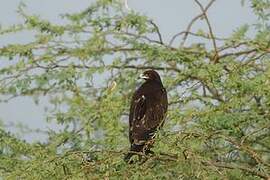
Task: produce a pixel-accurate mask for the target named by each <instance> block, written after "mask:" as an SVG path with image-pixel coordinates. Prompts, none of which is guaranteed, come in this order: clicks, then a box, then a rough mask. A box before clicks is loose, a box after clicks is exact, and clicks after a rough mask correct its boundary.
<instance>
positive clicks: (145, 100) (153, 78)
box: [125, 70, 168, 161]
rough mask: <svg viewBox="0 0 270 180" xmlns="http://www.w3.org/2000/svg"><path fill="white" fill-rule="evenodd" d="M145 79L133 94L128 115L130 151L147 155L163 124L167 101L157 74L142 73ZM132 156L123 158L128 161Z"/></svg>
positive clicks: (128, 155)
mask: <svg viewBox="0 0 270 180" xmlns="http://www.w3.org/2000/svg"><path fill="white" fill-rule="evenodd" d="M143 75H145V78H146V82H144V83H143V84H142V85H141V86H140V87H139V88H138V89H137V90H136V91H135V93H134V95H133V97H132V100H131V106H130V114H129V141H130V144H131V147H130V151H135V152H140V153H145V154H146V153H147V152H149V151H150V148H151V147H152V146H153V143H154V138H155V133H156V131H157V130H158V129H159V128H161V127H162V126H163V124H164V120H165V116H166V112H167V108H168V100H167V92H166V89H165V88H164V87H163V85H162V82H161V79H160V77H159V75H158V73H157V72H155V71H153V70H148V71H146V72H144V73H143ZM132 155H133V154H132V153H128V154H127V155H126V157H125V160H126V161H129V159H130V158H131V156H132Z"/></svg>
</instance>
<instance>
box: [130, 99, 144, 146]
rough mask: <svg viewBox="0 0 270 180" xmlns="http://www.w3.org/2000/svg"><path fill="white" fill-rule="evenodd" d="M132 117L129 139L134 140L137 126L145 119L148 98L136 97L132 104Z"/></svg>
mask: <svg viewBox="0 0 270 180" xmlns="http://www.w3.org/2000/svg"><path fill="white" fill-rule="evenodd" d="M131 103H132V104H131V108H130V117H129V128H130V129H129V138H130V142H132V141H133V139H132V132H133V130H134V128H135V126H138V125H139V124H140V121H141V120H142V119H143V118H144V117H145V113H146V97H145V96H144V95H143V94H140V95H135V96H134V97H133V99H132V102H131Z"/></svg>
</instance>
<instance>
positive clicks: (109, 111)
mask: <svg viewBox="0 0 270 180" xmlns="http://www.w3.org/2000/svg"><path fill="white" fill-rule="evenodd" d="M214 2H215V0H211V1H209V3H208V4H207V5H206V6H203V5H202V4H201V3H200V2H199V1H198V0H195V3H197V5H198V6H199V7H200V9H201V14H199V15H197V16H196V17H194V18H193V19H192V20H191V22H190V24H189V25H188V27H187V28H186V29H184V30H183V31H182V32H180V33H178V34H176V35H175V36H173V37H172V39H171V40H170V41H169V42H164V41H163V38H162V34H161V33H160V31H159V27H158V26H157V25H156V24H155V22H154V21H153V20H151V19H150V18H149V17H146V16H143V15H141V14H139V13H137V12H134V11H128V12H126V11H125V10H124V9H123V6H122V4H121V3H120V2H118V1H112V0H97V1H96V2H95V3H94V4H91V5H90V6H89V7H88V8H87V9H85V10H84V11H82V12H80V13H75V14H66V15H64V16H63V18H65V19H66V23H65V24H63V25H58V24H53V23H51V22H49V21H47V20H44V19H42V18H41V17H38V16H35V15H29V14H27V13H25V11H24V6H20V8H19V13H20V15H21V16H22V17H23V19H24V23H23V24H19V25H14V26H12V27H10V28H2V29H1V30H0V34H1V36H6V35H12V34H16V33H20V32H24V31H30V32H31V33H32V34H34V38H33V39H34V40H33V41H31V42H29V43H25V44H18V43H14V44H6V45H5V46H3V47H1V48H0V56H1V61H7V62H6V63H5V64H6V65H5V66H2V67H1V69H0V93H1V95H2V96H1V98H2V100H3V101H10V100H12V99H13V98H16V97H18V96H31V97H33V98H34V99H35V100H38V98H40V97H42V96H46V97H47V98H49V99H50V103H51V109H50V111H49V113H48V117H47V119H48V120H49V121H53V122H55V123H58V124H61V125H63V126H64V127H65V128H64V129H63V130H61V131H60V132H54V131H48V132H47V134H48V136H49V138H48V140H47V142H46V143H41V142H37V143H28V142H25V141H23V140H21V139H20V138H17V137H16V136H14V135H12V134H11V133H9V132H7V130H6V129H5V126H4V125H1V126H0V175H1V176H2V177H4V178H7V179H17V178H19V179H65V178H66V179H69V178H70V179H102V178H104V179H119V178H123V179H129V178H134V179H142V178H143V179H157V178H161V179H181V178H182V179H218V178H223V179H260V178H264V179H269V178H270V145H269V144H270V130H269V129H270V127H269V126H270V123H269V122H270V113H269V105H270V91H269V89H270V81H269V78H270V63H269V62H270V61H269V58H270V57H269V53H270V43H269V42H270V31H269V28H270V27H269V18H270V14H269V8H270V2H269V1H268V0H260V1H258V0H251V1H250V3H251V4H252V9H253V11H254V13H255V14H256V15H257V17H258V23H257V24H256V25H243V26H240V27H239V28H238V29H236V30H233V31H232V34H231V36H230V37H226V38H224V37H217V36H215V34H214V33H213V30H212V26H211V22H210V21H209V19H208V16H207V10H208V9H209V8H210V7H211V5H212V4H213V3H214ZM199 20H203V21H205V23H206V24H207V27H208V29H207V30H204V31H203V30H200V31H199V32H193V31H192V26H193V24H194V23H196V22H197V21H199ZM250 29H252V32H254V36H252V37H249V36H247V35H246V34H247V32H248V31H249V30H250ZM190 37H193V38H196V43H195V44H193V45H192V46H188V45H186V44H187V43H186V41H187V40H188V39H189V38H190ZM204 42H206V43H210V44H211V47H210V48H206V47H205V43H204ZM145 69H155V70H157V71H159V72H160V73H161V75H162V77H163V81H164V84H165V87H167V91H168V95H169V104H170V105H169V112H168V117H167V121H166V124H165V127H164V128H163V130H162V131H161V132H159V135H158V137H157V140H156V144H155V147H154V151H155V155H153V156H151V157H144V158H146V159H147V161H146V162H145V163H143V164H138V163H137V164H132V165H127V164H126V163H125V162H124V161H123V160H122V158H123V153H124V152H127V151H128V138H127V129H128V128H127V126H128V125H127V116H128V108H129V101H130V96H131V94H132V93H133V91H134V89H135V87H136V78H134V77H136V76H137V75H138V74H139V73H141V72H142V71H143V70H145ZM63 107H65V108H63Z"/></svg>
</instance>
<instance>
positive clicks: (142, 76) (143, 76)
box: [139, 74, 149, 79]
mask: <svg viewBox="0 0 270 180" xmlns="http://www.w3.org/2000/svg"><path fill="white" fill-rule="evenodd" d="M139 78H140V79H149V77H148V76H145V75H144V74H140V76H139Z"/></svg>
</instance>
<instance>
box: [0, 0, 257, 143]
mask: <svg viewBox="0 0 270 180" xmlns="http://www.w3.org/2000/svg"><path fill="white" fill-rule="evenodd" d="M21 1H22V2H24V3H25V4H26V5H27V12H30V13H34V14H38V15H40V16H41V17H42V18H43V19H48V20H51V21H53V22H56V23H59V22H61V18H60V17H59V15H60V14H64V13H72V12H78V11H80V10H83V9H85V8H86V7H87V6H88V5H89V4H90V3H91V2H93V1H94V0H69V1H67V0H34V1H33V0H24V1H23V0H9V1H7V0H6V1H4V0H2V3H1V6H0V24H1V26H2V27H5V26H8V25H12V24H16V23H20V22H22V19H20V17H19V16H18V14H17V13H16V10H17V7H18V5H19V3H20V2H21ZM200 2H202V3H203V4H206V3H207V2H208V0H201V1H200ZM128 5H129V7H130V8H131V9H133V10H135V11H138V12H141V13H143V14H145V15H147V16H149V17H151V18H152V19H153V20H154V21H155V22H156V24H158V25H159V27H160V31H161V33H162V34H163V36H164V39H165V41H166V42H168V40H169V39H170V38H171V36H172V35H174V34H176V33H178V32H180V31H183V30H185V29H186V27H187V25H188V24H189V22H190V20H191V19H192V18H193V17H195V16H196V15H197V14H198V13H199V12H200V11H199V8H198V6H197V5H196V3H194V1H193V0H129V1H128ZM209 19H210V22H211V24H212V26H213V31H214V34H215V35H216V36H222V37H224V36H225V37H226V36H229V35H230V34H231V33H232V32H233V30H235V29H236V28H237V27H239V26H240V25H242V24H252V23H255V22H256V17H255V16H254V15H253V14H252V11H251V9H250V8H249V4H246V5H245V6H244V7H242V6H241V3H240V0H216V2H215V3H214V5H213V6H212V7H211V9H210V10H209ZM204 27H206V26H205V24H204V22H198V23H196V24H195V26H194V29H195V30H196V28H204ZM195 30H194V31H195ZM30 37H31V34H28V33H23V34H18V35H16V36H9V37H0V47H1V46H3V45H5V44H8V43H12V42H15V41H16V42H28V41H29V39H30ZM1 66H3V62H1V59H0V68H1ZM41 99H42V100H41V103H40V105H39V106H36V105H35V104H34V102H33V100H32V99H31V98H28V97H20V98H16V99H13V100H11V101H10V102H9V103H0V119H1V120H2V121H3V122H5V123H8V122H22V123H25V124H27V125H28V126H29V127H31V128H41V129H46V128H56V125H55V124H50V125H49V124H48V123H46V122H45V117H46V116H45V115H46V113H45V111H44V106H48V103H47V101H46V99H45V98H41ZM24 138H26V139H27V140H28V141H33V140H38V139H39V138H44V137H41V136H36V135H35V134H32V135H27V136H26V137H24Z"/></svg>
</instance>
